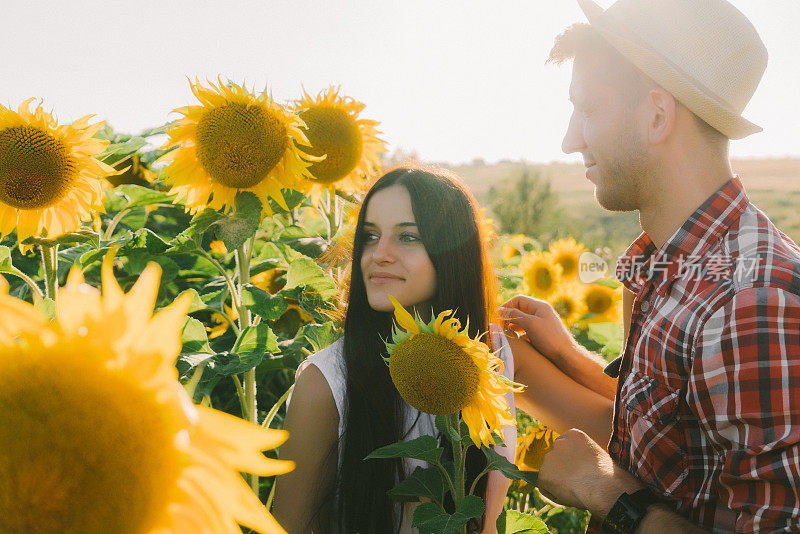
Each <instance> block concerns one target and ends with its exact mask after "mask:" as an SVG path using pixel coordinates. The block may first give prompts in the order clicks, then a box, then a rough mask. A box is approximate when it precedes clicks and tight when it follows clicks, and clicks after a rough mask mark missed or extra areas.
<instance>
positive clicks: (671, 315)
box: [501, 0, 800, 532]
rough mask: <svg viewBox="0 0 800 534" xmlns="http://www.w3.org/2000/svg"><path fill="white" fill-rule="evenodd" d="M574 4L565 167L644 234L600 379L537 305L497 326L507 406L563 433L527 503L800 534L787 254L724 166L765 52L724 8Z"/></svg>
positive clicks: (798, 265)
mask: <svg viewBox="0 0 800 534" xmlns="http://www.w3.org/2000/svg"><path fill="white" fill-rule="evenodd" d="M579 4H580V5H581V8H582V9H583V11H584V13H585V14H586V16H587V18H588V19H589V24H588V25H587V24H577V25H574V26H572V27H570V28H569V29H568V30H567V31H566V32H565V33H563V34H562V35H560V36H559V37H558V38H557V39H556V43H555V46H554V48H553V50H552V52H551V57H550V60H551V61H553V62H556V63H561V62H563V61H566V60H568V59H574V64H573V74H572V83H571V86H570V100H571V101H572V103H573V105H574V113H573V115H572V118H571V120H570V123H569V127H568V130H567V133H566V135H565V137H564V141H563V146H562V148H563V149H564V151H565V152H567V153H574V152H579V153H581V154H582V156H583V159H584V163H585V164H586V168H587V170H586V177H587V179H589V180H590V181H591V182H592V183H593V184H594V185H595V196H596V198H597V201H598V202H599V203H600V204H601V205H602V206H603V207H605V208H607V209H609V210H614V211H631V210H638V211H639V218H640V224H641V227H642V230H643V233H642V234H641V235H640V237H639V238H638V239H637V240H636V241H634V243H633V244H632V245H631V246H630V248H629V249H628V251H627V252H626V253H625V255H624V256H623V257H622V258H621V259H620V261H619V263H618V265H617V276H618V277H619V278H620V280H621V281H622V282H623V284H624V286H625V298H624V299H623V306H624V311H625V313H624V317H625V336H626V344H625V347H624V350H623V353H622V355H621V357H620V358H619V359H618V360H616V361H615V362H613V363H612V364H611V365H609V366H608V368H606V369H605V372H606V374H604V373H603V367H604V364H603V363H602V362H601V360H600V359H599V358H598V357H596V356H594V355H592V354H590V353H588V352H587V351H586V350H584V349H582V348H581V347H580V345H578V344H577V343H576V342H575V341H574V340H573V339H572V338H571V337H570V335H569V333H568V332H567V331H566V329H565V328H564V327H563V326H562V324H561V322H560V320H559V319H558V316H557V315H556V314H555V312H554V311H553V309H552V308H551V307H550V306H549V305H547V304H546V303H544V302H542V301H538V300H536V299H531V298H529V297H515V298H514V299H512V300H511V301H509V302H507V303H506V304H505V305H504V308H503V309H501V313H502V315H503V316H504V317H505V318H506V319H507V320H508V321H509V323H510V326H511V328H512V329H516V330H517V331H524V334H525V336H523V337H521V338H520V339H518V340H513V341H512V343H513V345H514V346H513V348H514V352H515V359H516V360H517V362H518V364H517V365H518V369H517V374H516V377H517V379H518V380H520V381H522V382H524V383H526V384H528V386H529V387H528V388H527V390H526V392H525V393H523V394H521V395H518V396H517V399H518V405H519V406H521V407H522V408H523V409H526V410H528V411H530V412H531V413H532V414H534V415H535V416H537V417H541V419H542V420H543V421H544V422H545V423H552V424H553V425H554V426H555V427H556V429H557V430H561V431H562V432H563V433H562V436H561V437H559V438H558V439H557V440H556V442H555V443H554V444H553V448H552V450H551V452H550V453H549V454H548V455H547V456H546V457H545V460H544V464H543V465H542V468H541V472H540V487H541V488H542V489H543V490H544V491H545V492H547V493H549V494H551V495H552V496H553V497H554V498H555V499H556V500H558V501H559V502H561V503H564V504H567V505H573V506H578V507H582V508H586V509H588V510H589V511H590V512H592V514H593V524H595V523H596V525H595V526H594V527H593V528H598V527H600V523H601V522H602V531H605V532H634V531H637V532H695V531H696V532H702V531H713V532H733V531H735V532H757V531H763V532H766V531H769V532H774V531H780V532H789V531H800V501H799V500H798V499H799V497H798V495H799V491H800V489H799V488H798V486H800V483H799V480H800V449H799V448H798V442H800V249H798V247H797V245H796V244H795V243H794V242H792V241H791V240H790V239H789V238H788V237H786V236H785V235H784V234H783V233H781V232H780V231H779V230H778V229H777V228H775V227H774V226H773V225H772V223H771V222H770V221H769V219H768V218H767V217H766V216H765V215H764V214H763V213H761V212H760V211H759V210H758V209H756V207H755V206H753V205H752V204H751V203H750V202H749V201H748V198H747V196H746V194H745V191H744V189H743V187H742V184H741V182H740V181H739V179H738V178H737V177H735V176H733V174H732V172H731V169H730V166H729V162H728V145H729V143H728V140H729V139H739V138H742V137H745V136H747V135H750V134H752V133H755V132H757V131H760V128H759V127H758V126H756V125H754V124H752V123H751V122H749V121H748V120H746V119H744V118H743V117H742V116H741V114H742V110H743V109H744V107H745V105H746V104H747V102H748V101H749V99H750V97H751V96H752V94H753V92H754V91H755V88H756V86H757V85H758V82H759V80H760V79H761V75H762V74H763V71H764V69H765V68H766V61H767V53H766V50H765V48H764V45H763V44H762V42H761V39H760V38H759V37H758V34H757V33H756V31H755V29H754V28H753V27H752V25H751V24H750V22H749V21H748V20H747V19H746V18H745V17H744V15H742V14H741V13H740V12H739V11H737V10H736V9H735V8H734V7H733V6H731V5H730V4H729V3H727V2H726V1H725V0H619V1H618V2H617V3H615V4H614V5H613V6H612V7H610V8H609V9H608V10H606V11H603V10H602V9H601V8H599V7H598V6H597V5H596V4H594V3H593V2H591V1H590V0H579ZM526 340H527V341H528V342H530V344H531V345H532V346H533V347H531V345H529V344H528V343H526V342H525V341H526ZM542 355H544V356H546V359H545V358H544V357H542ZM571 428H573V430H570V429H571ZM574 428H578V429H581V430H576V429H574ZM606 444H608V447H607V449H606V447H605V445H606ZM606 451H607V452H606ZM637 529H638V530H637Z"/></svg>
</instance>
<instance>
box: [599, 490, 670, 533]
mask: <svg viewBox="0 0 800 534" xmlns="http://www.w3.org/2000/svg"><path fill="white" fill-rule="evenodd" d="M658 501H659V498H658V497H656V496H655V495H654V494H653V492H652V491H650V490H648V489H641V490H639V491H635V492H633V493H631V494H627V493H623V494H622V495H620V496H619V499H617V502H615V503H614V506H612V507H611V510H609V512H608V515H606V518H605V520H604V521H603V525H602V529H603V532H607V533H608V534H633V532H635V531H636V527H638V526H639V523H641V522H642V519H643V518H644V514H646V513H647V507H648V506H650V505H651V504H655V503H657V502H658Z"/></svg>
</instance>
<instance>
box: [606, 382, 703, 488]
mask: <svg viewBox="0 0 800 534" xmlns="http://www.w3.org/2000/svg"><path fill="white" fill-rule="evenodd" d="M620 393H621V398H622V399H624V407H625V422H626V425H625V426H626V427H627V435H628V444H627V445H628V447H627V448H628V454H629V457H628V463H629V464H630V466H631V469H632V470H633V471H634V473H636V474H637V476H638V477H639V478H640V479H641V480H642V482H645V483H646V484H648V485H650V486H651V487H652V488H654V489H656V490H657V491H658V492H659V493H662V494H663V495H664V496H670V495H680V494H681V493H683V491H684V489H685V487H684V486H685V480H686V477H687V476H688V461H687V458H686V447H685V440H684V436H683V432H682V430H681V429H680V428H679V421H680V417H679V404H680V392H679V391H677V390H674V389H672V388H670V387H668V386H665V385H663V384H661V383H659V382H658V381H656V380H655V379H653V378H651V377H649V376H646V375H643V374H641V373H638V372H636V371H632V372H631V374H630V375H629V376H628V380H626V384H625V387H624V388H623V390H622V391H621V392H620Z"/></svg>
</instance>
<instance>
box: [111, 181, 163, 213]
mask: <svg viewBox="0 0 800 534" xmlns="http://www.w3.org/2000/svg"><path fill="white" fill-rule="evenodd" d="M173 200H174V197H173V196H171V195H168V194H167V193H165V192H163V191H156V190H155V189H150V188H148V187H142V186H141V185H133V184H125V185H120V186H117V187H115V188H114V189H111V190H110V191H107V192H106V198H105V206H106V210H107V211H109V212H115V211H116V212H119V211H122V210H124V209H130V208H135V207H137V206H141V207H144V206H152V205H153V204H172V201H173Z"/></svg>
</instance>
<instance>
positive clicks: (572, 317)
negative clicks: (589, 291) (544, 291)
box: [547, 282, 586, 327]
mask: <svg viewBox="0 0 800 534" xmlns="http://www.w3.org/2000/svg"><path fill="white" fill-rule="evenodd" d="M585 291H586V286H584V285H583V284H580V283H575V282H568V283H562V284H560V285H559V286H558V289H556V290H555V291H554V292H553V294H552V295H550V296H549V297H548V298H547V302H549V303H550V305H551V306H553V309H555V310H556V312H557V313H558V316H559V317H561V320H562V321H563V322H564V324H565V325H566V326H567V327H569V326H572V325H573V324H575V323H577V322H578V320H579V319H580V318H581V317H583V316H584V315H586V303H585V302H584V298H583V294H584V292H585Z"/></svg>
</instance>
